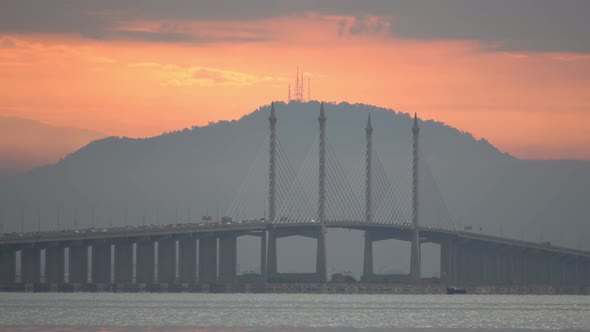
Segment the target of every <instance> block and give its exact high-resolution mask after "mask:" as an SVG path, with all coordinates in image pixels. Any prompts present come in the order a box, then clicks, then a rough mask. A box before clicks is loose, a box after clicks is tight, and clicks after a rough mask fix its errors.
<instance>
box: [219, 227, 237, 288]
mask: <svg viewBox="0 0 590 332" xmlns="http://www.w3.org/2000/svg"><path fill="white" fill-rule="evenodd" d="M237 254H238V253H237V236H235V235H229V234H228V235H223V236H222V237H220V238H219V282H220V283H233V282H234V281H235V279H236V265H237Z"/></svg>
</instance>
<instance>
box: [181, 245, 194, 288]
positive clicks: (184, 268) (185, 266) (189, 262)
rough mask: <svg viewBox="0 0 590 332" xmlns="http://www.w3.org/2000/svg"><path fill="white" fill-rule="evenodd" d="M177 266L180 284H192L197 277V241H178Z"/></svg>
mask: <svg viewBox="0 0 590 332" xmlns="http://www.w3.org/2000/svg"><path fill="white" fill-rule="evenodd" d="M178 264H179V267H178V271H179V274H180V275H179V280H180V283H181V284H189V285H192V284H194V283H195V279H196V276H197V241H196V240H195V239H193V238H188V239H182V240H179V241H178Z"/></svg>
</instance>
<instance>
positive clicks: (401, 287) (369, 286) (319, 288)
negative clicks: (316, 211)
mask: <svg viewBox="0 0 590 332" xmlns="http://www.w3.org/2000/svg"><path fill="white" fill-rule="evenodd" d="M447 288H456V289H462V290H465V291H466V294H468V295H469V294H474V295H486V294H487V295H562V294H563V295H590V287H570V288H558V287H553V286H550V285H479V286H476V285H464V286H461V285H447V284H410V283H397V284H377V283H325V284H321V283H267V284H260V283H238V284H194V285H188V284H151V285H146V284H129V285H123V284H67V283H66V284H45V283H35V284H33V283H20V284H10V285H0V292H25V293H27V292H31V293H32V292H35V293H46V292H54V293H71V292H113V293H146V292H147V293H265V294H414V295H435V294H445V295H446V294H447Z"/></svg>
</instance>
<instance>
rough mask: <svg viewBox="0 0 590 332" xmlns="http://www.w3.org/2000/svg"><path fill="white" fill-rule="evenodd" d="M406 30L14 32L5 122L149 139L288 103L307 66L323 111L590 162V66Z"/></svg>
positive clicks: (134, 26) (300, 21)
mask: <svg viewBox="0 0 590 332" xmlns="http://www.w3.org/2000/svg"><path fill="white" fill-rule="evenodd" d="M105 15H106V14H105ZM396 19H398V18H395V17H393V18H391V17H379V16H374V15H373V16H367V17H364V18H363V20H362V22H359V21H358V18H356V17H355V16H347V15H328V14H323V13H320V12H307V13H305V14H300V15H280V16H276V17H272V18H261V19H253V20H206V21H205V20H203V21H198V20H193V21H191V20H179V19H176V20H174V19H171V20H162V19H152V20H149V19H142V20H130V21H125V22H123V23H119V24H118V25H116V26H113V27H112V29H113V31H118V32H121V31H124V32H125V33H114V32H113V36H112V37H108V38H106V37H105V38H86V37H84V36H81V35H75V34H66V33H43V34H42V33H38V32H32V33H25V32H18V33H17V32H4V33H2V31H0V91H2V93H1V96H2V98H0V115H8V116H16V117H23V118H30V119H34V120H39V121H41V122H44V123H47V124H51V125H56V126H70V127H77V128H84V129H89V130H93V131H98V132H101V133H104V134H107V135H120V136H131V137H148V136H153V135H158V134H160V133H162V132H166V131H172V130H178V129H182V128H185V127H191V126H193V125H206V124H207V123H208V122H211V121H217V120H223V119H237V118H240V117H241V116H243V115H245V114H248V113H250V112H251V111H253V110H254V109H256V108H257V107H259V106H261V105H265V104H268V103H270V101H272V100H283V101H284V100H286V99H287V87H288V85H289V84H292V82H293V81H294V80H295V70H296V67H297V66H299V68H301V70H303V71H304V75H305V77H306V79H307V77H309V78H310V81H311V97H312V99H314V100H324V101H328V102H340V101H347V102H351V103H367V104H374V105H377V106H380V107H386V108H393V109H395V110H397V111H401V112H407V113H414V112H418V114H419V116H420V117H422V118H425V119H434V120H437V121H441V122H445V123H447V124H449V125H452V126H455V127H457V128H459V129H460V130H463V131H468V132H471V133H472V134H473V135H474V136H476V137H478V138H481V137H483V138H486V139H487V140H489V141H490V142H491V143H492V144H494V145H496V146H497V147H499V149H500V150H502V151H503V152H508V153H510V154H512V155H514V156H516V157H520V158H533V159H551V158H574V159H590V149H588V146H589V145H590V97H589V96H590V95H589V94H588V87H589V86H590V75H589V74H590V55H588V54H585V53H580V52H568V51H564V52H554V51H510V50H502V49H497V48H494V47H493V45H490V44H489V43H486V42H484V41H478V40H440V39H439V40H424V39H422V40H419V39H410V38H400V37H398V36H395V34H393V35H392V34H391V33H389V31H390V30H391V25H392V24H394V23H395V20H396ZM154 34H157V35H159V36H164V37H166V38H168V39H170V40H165V41H164V40H163V39H165V38H162V40H150V39H149V38H148V37H147V36H152V35H154ZM183 36H191V38H193V39H192V40H191V41H188V40H186V41H185V40H183ZM144 37H145V38H144ZM307 88H308V87H307V81H306V84H305V89H307ZM305 95H306V96H307V92H305Z"/></svg>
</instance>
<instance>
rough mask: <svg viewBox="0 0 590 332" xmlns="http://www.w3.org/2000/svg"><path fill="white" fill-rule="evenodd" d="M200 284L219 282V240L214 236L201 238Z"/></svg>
mask: <svg viewBox="0 0 590 332" xmlns="http://www.w3.org/2000/svg"><path fill="white" fill-rule="evenodd" d="M199 282H200V283H206V284H213V283H215V282H217V238H216V237H215V236H214V235H208V236H204V237H201V238H199Z"/></svg>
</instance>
